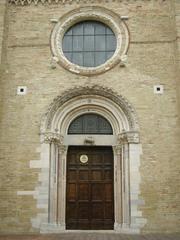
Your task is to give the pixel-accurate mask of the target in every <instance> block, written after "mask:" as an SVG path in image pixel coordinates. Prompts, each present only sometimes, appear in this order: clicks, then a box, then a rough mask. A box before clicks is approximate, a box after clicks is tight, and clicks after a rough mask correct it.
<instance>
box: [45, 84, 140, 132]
mask: <svg viewBox="0 0 180 240" xmlns="http://www.w3.org/2000/svg"><path fill="white" fill-rule="evenodd" d="M95 96H97V97H98V98H99V97H101V98H103V99H104V100H105V101H107V102H109V101H111V104H112V105H114V106H115V107H117V108H119V109H120V110H121V113H122V114H123V115H124V117H125V118H126V121H127V124H126V127H127V129H124V130H126V131H138V130H139V126H138V121H137V116H136V112H135V109H134V108H133V107H132V105H131V104H130V103H129V102H128V101H127V99H126V98H125V97H123V96H121V95H119V94H116V93H115V92H113V91H112V90H111V89H110V88H106V87H102V86H98V85H94V86H92V87H76V88H73V89H69V90H67V91H65V92H64V93H63V94H62V95H61V96H58V97H56V98H55V99H54V100H53V102H52V103H51V105H50V106H49V108H48V110H47V112H46V113H45V115H44V116H43V118H42V121H41V133H43V132H45V131H49V130H52V128H53V126H52V124H53V123H54V118H55V117H56V116H57V112H58V110H59V109H62V106H63V105H64V104H67V102H71V101H75V100H76V99H82V98H83V97H84V98H86V99H87V100H88V101H90V100H91V98H92V97H95ZM90 103H91V102H89V103H87V104H86V105H88V104H89V105H90ZM119 133H120V132H119Z"/></svg>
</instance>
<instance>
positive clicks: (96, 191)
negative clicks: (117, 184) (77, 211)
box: [91, 183, 103, 201]
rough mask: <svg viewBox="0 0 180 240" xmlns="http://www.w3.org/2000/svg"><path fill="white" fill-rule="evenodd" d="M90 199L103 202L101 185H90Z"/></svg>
mask: <svg viewBox="0 0 180 240" xmlns="http://www.w3.org/2000/svg"><path fill="white" fill-rule="evenodd" d="M91 199H92V201H93V200H101V201H103V184H102V183H92V184H91Z"/></svg>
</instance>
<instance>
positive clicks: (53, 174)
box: [44, 132, 63, 228]
mask: <svg viewBox="0 0 180 240" xmlns="http://www.w3.org/2000/svg"><path fill="white" fill-rule="evenodd" d="M62 141H63V138H62V136H61V135H59V134H57V133H52V132H48V133H45V134H44V142H46V143H48V144H49V194H48V196H49V197H48V223H49V224H50V225H51V226H52V227H54V228H56V226H57V224H58V197H59V195H58V189H59V186H58V184H59V162H60V161H59V148H60V146H61V145H62Z"/></svg>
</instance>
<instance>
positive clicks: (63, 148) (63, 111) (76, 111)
mask: <svg viewBox="0 0 180 240" xmlns="http://www.w3.org/2000/svg"><path fill="white" fill-rule="evenodd" d="M84 90H85V91H84V92H86V94H84V95H80V94H77V96H73V97H72V98H71V99H69V100H67V99H66V100H67V101H65V102H64V103H63V104H61V105H60V104H58V101H59V100H60V99H61V100H62V98H63V96H62V98H57V99H56V100H55V102H54V104H52V106H51V108H50V109H49V113H48V114H46V117H45V119H43V121H42V126H41V143H42V149H46V150H45V152H49V156H47V155H46V156H45V155H44V154H43V151H42V158H44V160H43V159H42V160H43V161H47V162H49V166H48V168H49V176H48V179H49V180H48V181H49V187H48V189H47V190H48V196H49V197H48V198H49V204H48V209H47V210H46V214H47V220H45V221H44V222H42V223H41V226H40V229H41V232H44V233H45V232H48V233H49V232H53V233H54V232H61V231H66V226H65V209H66V206H65V204H66V162H67V150H68V146H70V145H71V146H73V145H75V146H78V145H86V141H85V140H86V139H87V138H91V139H93V144H94V145H96V146H102V145H103V146H112V147H113V152H114V213H115V224H114V230H115V231H120V232H139V229H140V224H139V225H138V224H136V219H135V218H134V216H133V217H132V215H131V205H132V204H133V208H137V207H138V203H135V202H131V193H132V188H131V185H132V184H131V175H133V174H134V173H133V171H132V170H133V168H132V167H133V166H132V165H133V164H134V163H133V158H134V156H133V154H134V153H135V154H136V165H137V166H136V167H137V168H138V166H139V157H140V154H141V151H140V144H139V132H138V129H135V128H132V126H136V125H137V122H134V123H132V122H129V119H130V118H131V119H136V117H135V116H130V115H132V114H134V111H133V112H130V111H129V109H131V106H130V104H128V105H127V104H126V102H125V101H124V100H122V99H121V101H122V104H121V106H120V105H118V104H117V102H114V101H112V100H111V99H109V98H107V97H105V96H102V95H98V94H97V89H96V88H95V89H94V90H93V89H90V88H89V93H90V94H88V90H87V89H84ZM74 91H75V90H74ZM80 91H81V89H80ZM93 91H95V92H96V94H94V95H93V94H92V93H93ZM100 92H102V89H101V90H100ZM72 95H76V94H72ZM104 95H106V94H105V93H104ZM58 105H59V107H57V106H58ZM122 106H123V107H125V106H126V111H124V109H123V108H122ZM54 109H56V111H54ZM127 112H129V114H128V115H127V114H126V113H127ZM86 113H97V114H100V115H102V116H103V117H104V118H106V119H107V120H108V121H109V122H110V124H111V126H112V129H113V135H111V136H110V135H107V136H106V135H103V136H102V135H89V134H88V135H78V137H77V135H76V136H75V137H74V136H73V135H68V134H67V131H68V127H69V125H70V123H71V122H72V121H73V120H74V119H75V118H76V117H77V116H80V115H82V114H86ZM50 118H51V121H50ZM43 130H44V131H43ZM92 147H93V146H92ZM131 149H132V150H133V151H132V152H131ZM45 158H46V159H45ZM131 168H132V170H131ZM136 174H137V173H136ZM132 177H133V176H132ZM133 184H134V183H133ZM136 185H137V186H135V189H137V188H138V186H139V182H137V184H136ZM135 205H136V206H135Z"/></svg>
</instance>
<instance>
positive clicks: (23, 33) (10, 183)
mask: <svg viewBox="0 0 180 240" xmlns="http://www.w3.org/2000/svg"><path fill="white" fill-rule="evenodd" d="M91 4H93V5H97V6H100V5H101V4H102V3H101V1H93V3H91ZM91 4H89V3H88V2H87V1H86V2H85V1H79V2H78V1H73V2H72V4H70V3H68V2H67V3H66V4H64V5H61V4H58V5H54V4H51V5H42V4H39V5H38V6H35V5H34V4H31V5H29V6H15V5H10V6H7V2H6V1H5V0H1V2H0V13H1V14H0V61H1V68H0V71H1V72H0V81H1V82H0V85H1V90H0V91H1V92H0V93H1V101H0V116H1V117H0V119H1V121H0V132H1V136H0V178H1V181H0V186H1V188H0V191H1V193H0V195H1V197H0V233H9V232H10V233H23V232H28V233H30V232H32V233H34V232H38V229H36V228H34V227H33V225H32V222H31V219H33V218H35V217H36V216H37V215H41V214H42V215H43V214H44V213H43V211H41V210H40V209H38V208H37V200H36V198H35V197H33V195H34V194H35V192H34V191H35V189H36V186H37V185H38V181H39V179H38V177H39V173H40V170H39V169H38V168H37V167H38V166H39V164H41V162H39V160H40V153H39V150H38V149H39V147H40V137H39V132H40V121H41V117H42V115H43V114H44V113H45V112H46V111H47V109H48V106H49V105H50V104H51V102H52V101H53V99H54V98H55V97H57V96H60V95H61V94H62V93H63V92H64V91H66V90H68V89H69V88H72V87H76V86H88V85H89V84H91V85H93V84H99V85H102V86H104V87H109V88H112V90H114V91H116V92H118V93H119V94H121V95H123V96H125V97H126V98H127V99H128V100H129V102H130V103H131V104H132V105H133V107H134V108H135V109H136V111H137V115H138V120H139V124H140V137H141V144H142V152H143V154H142V156H141V162H140V173H141V179H140V181H141V182H140V190H141V192H140V196H139V197H140V198H141V199H142V201H143V204H142V206H141V209H139V210H140V212H141V213H142V216H141V217H143V218H144V219H145V220H146V224H145V226H144V228H143V229H142V232H178V231H179V226H180V221H179V211H180V203H179V199H180V194H179V189H180V181H179V180H180V179H179V178H180V177H179V176H180V174H179V173H180V164H179V156H180V124H179V123H180V121H179V117H180V111H179V109H180V107H179V105H178V99H180V84H179V72H178V63H179V52H178V46H179V23H180V17H179V12H180V6H179V5H180V4H179V0H176V1H171V0H165V1H161V0H157V1H155V0H150V1H143V0H137V1H134V0H131V1H121V2H119V1H112V2H110V1H107V2H106V3H104V4H105V7H106V8H108V9H110V10H112V11H114V12H116V13H117V14H120V15H124V16H129V20H128V21H127V25H128V27H129V31H130V37H131V43H130V50H129V52H128V63H127V65H126V67H124V68H120V66H118V65H117V66H116V67H114V68H112V69H111V70H109V71H108V72H106V73H104V74H101V75H98V76H92V77H84V76H80V75H75V74H72V73H70V72H68V71H67V70H65V69H64V68H62V67H61V66H58V67H57V68H55V69H52V68H51V51H50V45H49V40H50V34H51V31H52V29H53V27H54V25H53V23H52V22H51V21H50V20H51V19H53V18H59V17H61V16H62V15H64V14H66V13H67V12H68V11H70V10H73V9H75V8H77V7H79V6H87V5H91ZM158 84H161V85H163V86H164V94H162V95H155V94H154V91H153V87H154V85H158ZM18 86H27V94H26V95H23V96H20V95H17V94H16V89H17V87H18ZM33 166H34V167H33ZM135 211H137V209H135Z"/></svg>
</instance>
